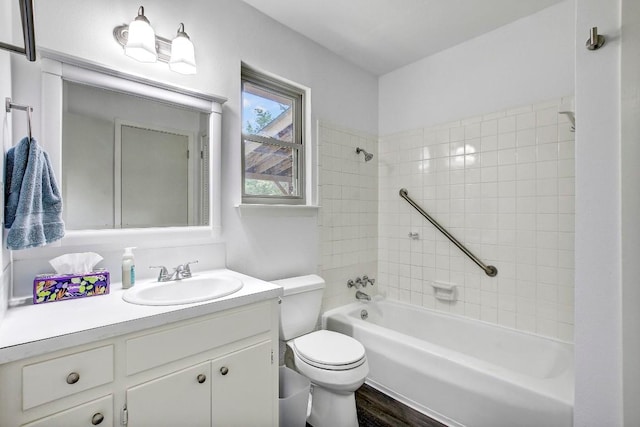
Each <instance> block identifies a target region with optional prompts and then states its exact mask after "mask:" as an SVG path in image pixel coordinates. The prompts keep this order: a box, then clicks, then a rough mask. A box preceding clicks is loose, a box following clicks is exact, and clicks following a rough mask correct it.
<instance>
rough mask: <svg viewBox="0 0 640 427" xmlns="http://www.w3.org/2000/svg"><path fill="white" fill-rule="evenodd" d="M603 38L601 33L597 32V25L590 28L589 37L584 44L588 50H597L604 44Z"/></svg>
mask: <svg viewBox="0 0 640 427" xmlns="http://www.w3.org/2000/svg"><path fill="white" fill-rule="evenodd" d="M604 43H605V39H604V36H603V35H600V34H598V27H593V28H591V32H590V34H589V39H588V40H587V42H586V43H585V46H586V47H587V49H589V50H598V49H600V48H601V47H602V46H604Z"/></svg>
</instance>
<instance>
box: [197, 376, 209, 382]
mask: <svg viewBox="0 0 640 427" xmlns="http://www.w3.org/2000/svg"><path fill="white" fill-rule="evenodd" d="M206 380H207V376H206V375H204V374H200V375H198V382H199V383H200V384H202V383H203V382H205V381H206Z"/></svg>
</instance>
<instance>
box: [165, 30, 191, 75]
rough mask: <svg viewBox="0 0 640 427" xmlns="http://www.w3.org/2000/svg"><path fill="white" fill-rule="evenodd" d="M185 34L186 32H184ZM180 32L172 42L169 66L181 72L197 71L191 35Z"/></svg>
mask: <svg viewBox="0 0 640 427" xmlns="http://www.w3.org/2000/svg"><path fill="white" fill-rule="evenodd" d="M183 34H184V33H183ZM183 34H180V33H178V35H177V36H176V38H174V39H173V41H172V42H171V59H169V68H171V70H173V71H175V72H176V73H180V74H195V73H196V55H195V49H194V47H193V43H191V40H189V37H187V36H186V35H183Z"/></svg>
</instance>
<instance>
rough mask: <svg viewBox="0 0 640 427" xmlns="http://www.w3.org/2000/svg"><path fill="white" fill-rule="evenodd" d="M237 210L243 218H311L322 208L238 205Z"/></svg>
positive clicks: (309, 206)
mask: <svg viewBox="0 0 640 427" xmlns="http://www.w3.org/2000/svg"><path fill="white" fill-rule="evenodd" d="M236 209H238V212H239V213H240V216H241V217H257V216H261V217H278V216H279V217H287V216H298V217H310V216H316V215H317V214H318V210H319V209H320V206H311V205H266V204H240V205H236Z"/></svg>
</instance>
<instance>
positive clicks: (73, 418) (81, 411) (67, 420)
mask: <svg viewBox="0 0 640 427" xmlns="http://www.w3.org/2000/svg"><path fill="white" fill-rule="evenodd" d="M97 425H99V426H105V427H106V426H113V397H112V396H111V395H109V396H105V397H103V398H101V399H97V400H94V401H92V402H89V403H85V404H84V405H80V406H76V407H75V408H72V409H69V410H66V411H62V412H59V413H57V414H54V415H50V416H48V417H45V418H42V419H40V420H38V421H34V422H32V423H29V424H25V425H23V426H22V427H52V426H64V427H86V426H97Z"/></svg>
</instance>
